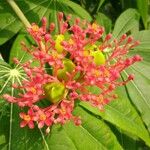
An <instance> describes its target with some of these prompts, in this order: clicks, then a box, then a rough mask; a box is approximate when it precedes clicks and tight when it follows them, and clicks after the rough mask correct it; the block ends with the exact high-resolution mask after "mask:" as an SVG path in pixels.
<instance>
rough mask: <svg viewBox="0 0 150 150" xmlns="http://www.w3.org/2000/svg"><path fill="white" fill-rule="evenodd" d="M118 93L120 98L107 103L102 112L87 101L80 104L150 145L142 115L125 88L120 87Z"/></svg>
mask: <svg viewBox="0 0 150 150" xmlns="http://www.w3.org/2000/svg"><path fill="white" fill-rule="evenodd" d="M131 92H132V90H131ZM117 93H118V95H119V99H117V100H115V101H112V102H111V103H110V104H108V105H106V106H105V108H104V112H100V111H99V110H98V109H96V108H93V107H91V106H90V105H89V104H87V103H83V102H82V103H81V104H80V105H81V106H82V107H84V108H86V109H88V110H89V111H91V112H93V113H94V114H96V115H99V116H101V117H102V118H103V119H104V120H107V121H109V122H111V123H112V124H114V125H116V126H117V127H119V128H120V129H122V130H124V131H126V133H129V134H130V135H134V136H137V137H140V138H141V139H143V140H144V141H145V142H146V144H147V145H149V146H150V137H149V134H148V131H147V130H146V128H145V127H144V124H143V122H142V121H141V118H140V116H139V115H138V113H137V112H136V110H135V109H134V107H133V106H132V105H131V104H130V101H129V99H128V97H127V95H126V93H125V89H124V88H123V87H122V88H121V87H119V89H118V92H117Z"/></svg>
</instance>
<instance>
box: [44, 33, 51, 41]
mask: <svg viewBox="0 0 150 150" xmlns="http://www.w3.org/2000/svg"><path fill="white" fill-rule="evenodd" d="M44 39H45V42H47V41H49V39H50V34H45V36H44Z"/></svg>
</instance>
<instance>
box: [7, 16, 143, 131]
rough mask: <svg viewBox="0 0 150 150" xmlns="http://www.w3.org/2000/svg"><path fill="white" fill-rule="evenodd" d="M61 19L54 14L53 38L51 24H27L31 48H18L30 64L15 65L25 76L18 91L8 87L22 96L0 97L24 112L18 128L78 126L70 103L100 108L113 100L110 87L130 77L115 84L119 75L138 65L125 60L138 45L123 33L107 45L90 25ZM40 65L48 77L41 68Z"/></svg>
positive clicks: (109, 38)
mask: <svg viewBox="0 0 150 150" xmlns="http://www.w3.org/2000/svg"><path fill="white" fill-rule="evenodd" d="M63 18H64V17H63V13H59V14H58V22H59V33H57V34H56V35H55V36H53V34H54V30H55V24H54V23H51V24H50V26H49V29H48V30H47V21H46V18H43V19H42V26H41V27H39V26H38V25H36V24H32V26H31V28H29V29H28V32H29V33H30V35H31V36H32V37H33V38H34V40H35V41H36V44H37V46H33V47H32V48H28V47H27V46H26V45H25V44H24V43H22V46H23V49H24V50H25V51H27V52H28V53H30V54H31V55H32V60H29V61H27V62H25V63H23V64H21V66H22V68H23V69H24V71H25V73H26V74H27V78H26V80H24V81H22V83H23V86H22V87H20V86H17V85H13V86H14V88H17V89H22V90H23V91H25V92H24V93H23V92H20V93H19V94H18V96H17V97H12V96H10V95H8V94H5V95H4V98H5V99H6V100H7V101H9V102H11V103H17V104H18V106H20V107H26V108H28V112H27V113H20V117H21V119H22V120H23V121H22V122H21V124H20V126H21V127H24V126H26V125H28V126H29V128H34V124H35V122H37V124H38V127H39V128H42V127H43V126H47V127H48V128H47V129H46V131H47V132H49V127H50V126H51V125H52V124H56V123H61V124H64V123H66V121H68V120H74V122H75V124H76V125H80V123H81V121H80V118H79V117H76V116H73V114H72V111H73V109H74V103H75V101H76V100H80V101H87V102H89V103H90V104H92V105H93V106H96V107H98V108H99V109H103V106H104V105H105V104H107V103H109V102H110V101H112V100H113V99H115V98H116V97H117V95H116V94H115V93H114V91H115V89H116V87H118V86H121V85H124V84H126V83H127V82H128V81H130V80H132V79H133V75H129V77H128V78H127V80H126V81H124V82H123V81H122V82H120V81H119V80H118V79H119V78H120V73H121V72H122V71H123V70H124V69H126V68H127V67H129V66H130V65H132V64H133V63H135V62H137V61H141V60H142V58H141V57H140V56H139V55H135V56H133V57H130V58H127V56H126V55H127V53H128V52H129V50H130V49H132V48H134V47H135V46H137V45H138V44H139V42H138V41H134V40H133V38H132V37H127V36H126V35H125V34H124V35H122V37H121V38H120V39H118V40H117V39H114V40H113V39H112V36H111V34H108V35H107V36H106V37H105V39H103V38H102V36H103V32H104V28H103V27H101V26H99V25H97V24H96V23H93V24H89V23H87V22H86V21H80V19H76V20H75V22H74V24H73V25H71V26H70V24H69V21H70V19H71V17H70V16H68V17H66V20H65V21H64V19H63ZM33 61H38V65H36V66H33V65H31V63H32V62H33ZM14 62H15V63H16V64H18V63H19V60H17V59H16V58H15V59H14ZM46 65H48V66H49V69H50V70H51V72H48V71H47V69H45V67H46ZM93 86H94V87H97V88H98V89H99V94H95V93H94V92H92V91H91V90H90V88H91V87H93ZM42 101H50V104H49V106H46V107H44V108H43V107H41V106H40V105H39V102H42Z"/></svg>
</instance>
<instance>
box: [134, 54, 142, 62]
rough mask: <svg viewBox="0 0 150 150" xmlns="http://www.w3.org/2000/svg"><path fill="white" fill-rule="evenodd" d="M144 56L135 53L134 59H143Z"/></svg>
mask: <svg viewBox="0 0 150 150" xmlns="http://www.w3.org/2000/svg"><path fill="white" fill-rule="evenodd" d="M142 59H143V58H142V57H141V56H140V55H135V56H134V57H133V60H134V61H141V60H142Z"/></svg>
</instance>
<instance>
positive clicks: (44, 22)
mask: <svg viewBox="0 0 150 150" xmlns="http://www.w3.org/2000/svg"><path fill="white" fill-rule="evenodd" d="M46 23H47V19H46V17H43V18H42V25H43V26H45V25H46Z"/></svg>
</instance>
